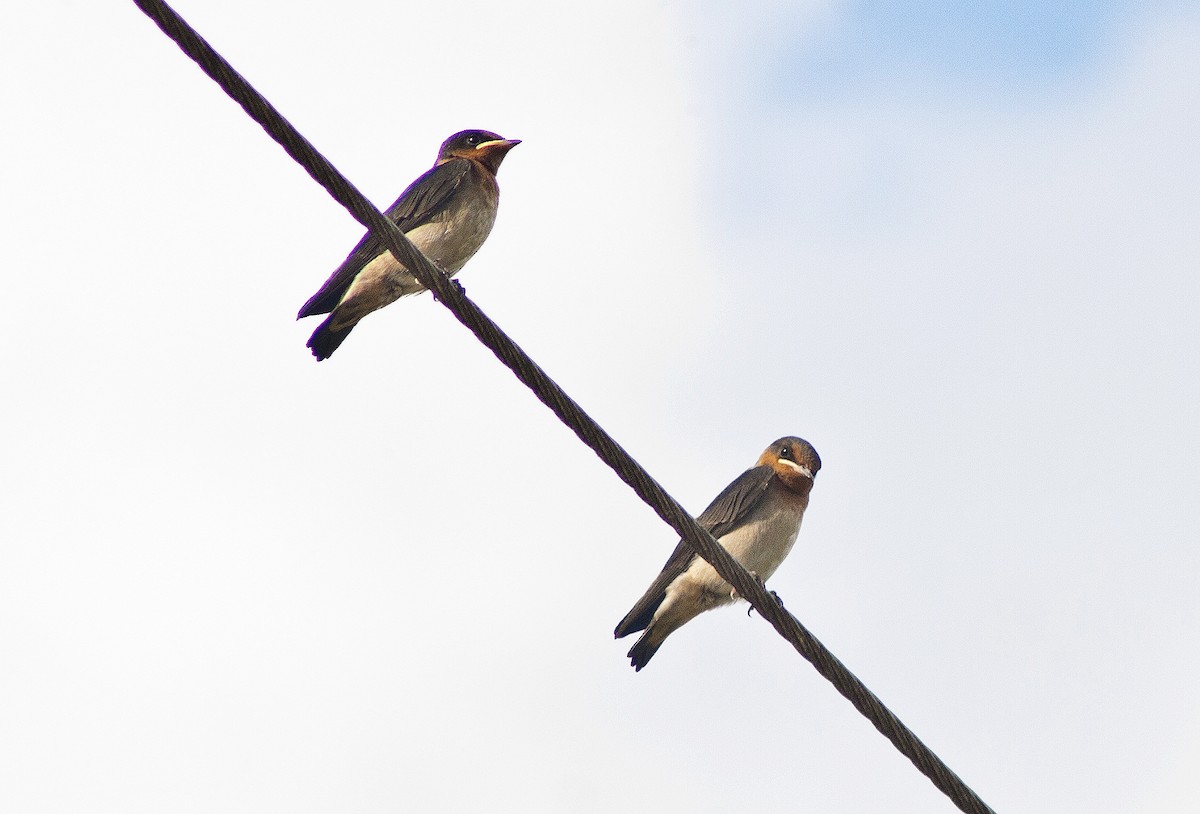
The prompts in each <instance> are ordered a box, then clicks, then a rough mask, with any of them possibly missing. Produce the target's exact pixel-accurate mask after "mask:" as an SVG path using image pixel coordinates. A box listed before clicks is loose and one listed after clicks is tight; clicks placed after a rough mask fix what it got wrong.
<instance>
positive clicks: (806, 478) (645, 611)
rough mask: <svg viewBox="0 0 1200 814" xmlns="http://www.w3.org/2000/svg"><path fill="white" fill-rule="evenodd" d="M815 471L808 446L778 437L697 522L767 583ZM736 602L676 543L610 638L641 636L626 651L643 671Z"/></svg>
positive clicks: (796, 527)
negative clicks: (693, 627) (677, 638)
mask: <svg viewBox="0 0 1200 814" xmlns="http://www.w3.org/2000/svg"><path fill="white" fill-rule="evenodd" d="M820 468H821V459H820V457H819V456H818V455H817V451H816V450H815V449H813V447H812V444H810V443H808V442H807V441H805V440H804V439H802V438H796V437H795V436H787V437H786V438H780V439H779V440H778V441H776V442H775V443H773V444H771V446H769V447H767V448H766V450H764V451H763V454H762V455H760V456H759V458H758V462H757V463H756V464H755V465H754V466H753V467H752V468H750V469H747V470H746V471H745V472H743V473H742V474H741V475H739V476H738V477H737V479H736V480H734V482H733V483H731V484H729V485H728V486H726V487H725V489H724V490H723V491H722V492H721V494H719V495H717V497H716V499H715V500H713V502H712V503H710V504H709V506H708V508H707V509H705V510H704V511H703V512H701V514H700V516H699V517H697V518H696V521H697V522H698V523H699V524H700V525H701V526H703V527H704V529H705V530H706V531H708V533H709V534H711V535H712V536H713V537H714V538H716V540H717V542H719V543H720V544H721V545H722V546H724V547H725V550H726V551H728V552H729V553H730V554H732V555H733V557H734V559H736V560H737V561H738V562H740V563H741V564H742V566H743V567H745V568H746V569H747V570H748V571H750V572H751V573H753V574H755V575H756V576H757V577H758V578H759V579H761V580H766V579H768V578H770V576H771V575H772V574H774V573H775V569H777V568H778V567H779V565H780V563H782V562H783V560H784V558H785V557H786V556H787V555H788V552H789V551H791V550H792V545H793V544H794V543H795V542H796V535H797V534H799V532H800V521H801V520H803V519H804V510H805V509H806V508H807V507H808V494H809V492H811V491H812V487H813V479H814V478H816V476H817V472H818V471H819V470H820ZM737 598H738V597H737V594H736V592H735V591H734V590H733V587H732V586H731V585H730V584H729V583H728V582H726V581H725V580H723V579H721V577H720V576H718V574H717V572H716V570H714V569H713V567H712V566H711V565H709V564H708V563H707V562H706V561H705V560H704V559H703V558H702V557H700V556H699V555H697V554H696V553H695V552H693V551H692V549H691V547H690V546H688V545H687V544H686V543H684V542H683V541H682V540H681V541H680V542H679V545H677V546H675V551H674V553H672V554H671V557H670V559H668V560H667V564H666V565H664V566H663V569H662V572H661V573H660V574H659V575H658V578H657V579H655V580H654V582H652V583H651V584H650V587H649V588H648V589H647V590H646V593H645V594H643V595H642V598H641V599H639V600H638V601H637V603H636V604H635V605H634V606H633V609H632V610H630V611H629V613H627V614H625V618H624V619H622V620H621V623H620V624H618V625H617V629H616V630H615V631H614V632H613V634H614V636H615V637H616V638H618V639H620V638H623V637H625V636H628V635H629V634H630V633H636V632H638V631H639V630H642V631H645V632H644V633H642V635H641V637H640V638H639V639H638V640H637V643H636V644H634V645H633V647H632V648H631V649H630V651H629V653H628V657H629V660H630V662H631V663H632V664H633V669H634V670H640V669H642V668H643V667H645V666H646V664H647V663H648V662H649V661H650V659H651V658H652V657H653V656H654V654H655V653H656V652H658V648H659V647H661V646H662V643H663V641H665V640H666V638H667V637H668V636H670V635H671V634H672V633H674V632H675V631H676V630H678V629H679V628H680V627H682V626H683V625H685V624H687V623H688V622H690V621H691V620H692V619H695V618H696V617H697V616H699V615H700V614H701V613H703V612H704V611H706V610H712V609H713V608H718V607H720V606H722V605H728V604H730V603H731V602H733V601H734V600H736V599H737Z"/></svg>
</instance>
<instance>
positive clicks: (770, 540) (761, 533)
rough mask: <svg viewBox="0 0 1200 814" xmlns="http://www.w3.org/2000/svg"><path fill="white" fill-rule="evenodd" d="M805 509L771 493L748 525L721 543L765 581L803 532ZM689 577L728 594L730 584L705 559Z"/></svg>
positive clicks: (691, 571)
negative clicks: (801, 526) (801, 529)
mask: <svg viewBox="0 0 1200 814" xmlns="http://www.w3.org/2000/svg"><path fill="white" fill-rule="evenodd" d="M803 516H804V509H803V507H802V506H801V505H800V503H799V502H798V501H796V500H794V499H789V498H788V497H786V496H785V495H783V494H781V493H780V492H777V491H775V490H771V491H770V492H768V493H767V494H766V495H765V496H764V497H763V500H762V501H761V502H760V503H759V504H758V505H757V506H755V507H754V511H753V512H752V514H751V517H750V519H749V522H747V523H745V524H743V525H742V526H741V527H739V528H738V529H736V530H734V531H732V532H730V533H729V534H726V535H725V536H724V537H721V538H720V540H719V541H718V542H720V543H721V545H722V546H724V547H725V550H726V551H728V552H729V553H730V554H732V555H733V557H734V559H736V560H737V561H738V562H740V563H741V564H742V566H743V567H744V568H745V569H746V570H747V571H752V572H754V573H755V574H757V575H758V576H759V578H760V579H763V580H766V579H768V578H769V577H770V576H771V575H772V574H774V573H775V571H776V569H778V568H779V566H780V564H781V563H782V562H783V560H784V558H786V557H787V555H788V553H789V552H791V550H792V546H793V545H794V544H795V542H796V537H797V535H798V534H799V532H800V521H801V519H802V518H803ZM687 576H688V578H689V579H693V580H695V581H697V582H699V583H701V584H703V586H704V588H705V590H710V591H714V592H722V591H723V592H728V590H729V584H728V583H727V582H725V580H723V579H721V578H720V577H719V576H718V575H717V572H716V571H715V570H713V567H712V566H711V565H709V564H708V563H707V562H705V561H704V560H702V559H699V558H697V560H696V561H695V562H694V563H692V565H691V567H690V568H688V571H687Z"/></svg>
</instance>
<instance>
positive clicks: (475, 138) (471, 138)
mask: <svg viewBox="0 0 1200 814" xmlns="http://www.w3.org/2000/svg"><path fill="white" fill-rule="evenodd" d="M478 143H479V136H467V144H471V145H475V144H478Z"/></svg>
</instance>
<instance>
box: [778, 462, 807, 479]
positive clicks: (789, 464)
mask: <svg viewBox="0 0 1200 814" xmlns="http://www.w3.org/2000/svg"><path fill="white" fill-rule="evenodd" d="M779 463H781V464H783V465H784V466H786V467H789V468H791V469H795V470H796V471H797V472H799V473H800V474H801V475H803V476H804V477H806V478H809V479H810V480H811V479H812V476H813V473H812V470H811V469H809V468H808V467H807V466H801V465H800V464H798V463H796V462H795V461H788V460H784V459H783V458H780V459H779Z"/></svg>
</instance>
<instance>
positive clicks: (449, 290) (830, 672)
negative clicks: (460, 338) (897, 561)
mask: <svg viewBox="0 0 1200 814" xmlns="http://www.w3.org/2000/svg"><path fill="white" fill-rule="evenodd" d="M134 3H135V4H136V5H137V6H138V7H139V8H140V9H141V10H142V11H143V12H144V13H145V14H146V16H148V17H150V18H151V19H152V20H153V21H154V22H155V23H156V24H157V25H158V26H159V28H161V29H162V31H163V33H164V34H166V35H167V36H168V37H169V38H171V39H172V40H174V41H175V43H176V44H177V45H178V46H179V47H180V49H182V50H183V52H184V53H185V54H187V56H189V57H190V58H191V59H192V60H194V61H195V62H196V63H197V64H198V65H199V66H200V68H201V69H202V70H203V71H204V72H205V73H206V74H208V76H209V77H211V78H212V80H213V81H214V82H216V83H217V84H218V85H219V86H220V87H221V89H222V90H224V91H225V92H226V93H227V94H228V95H229V96H230V97H231V98H232V99H233V100H234V101H236V102H237V103H238V104H240V105H241V106H242V108H244V109H245V111H246V113H247V114H248V115H249V116H250V118H252V119H254V121H256V122H257V123H258V124H259V125H260V126H261V127H262V128H263V129H264V130H265V131H266V132H267V134H268V135H270V136H271V138H273V139H274V140H275V141H277V142H278V143H279V144H280V146H282V147H283V149H284V150H285V151H286V152H287V153H288V155H290V156H291V157H292V159H293V160H294V161H296V163H298V164H300V165H301V166H302V167H303V168H304V169H305V170H306V171H307V172H308V174H309V175H310V176H312V178H313V180H315V181H316V182H317V183H318V184H320V185H321V186H322V187H324V188H325V190H326V191H327V192H329V194H330V195H331V196H332V197H333V198H334V200H336V201H337V202H338V203H340V204H341V205H342V206H344V207H345V208H346V209H347V210H348V211H349V212H350V214H351V215H353V216H354V218H355V219H356V220H357V221H358V222H359V223H361V224H362V225H363V226H365V227H366V228H367V229H369V230H371V231H372V232H374V233H375V235H376V236H377V237H378V238H379V239H380V240H381V241H382V242H383V244H384V245H385V246H387V247H388V249H389V250H390V251H391V252H392V254H393V255H394V256H395V257H396V258H397V259H398V260H399V261H400V262H401V263H403V264H404V265H405V266H406V267H407V268H408V269H409V270H410V271H412V272H413V273H414V274H415V275H416V277H417V279H419V280H420V281H421V283H422V285H424V286H425V287H427V288H429V289H430V290H431V291H432V292H433V294H434V297H435V298H436V299H437V300H438V301H439V302H441V303H442V305H444V306H445V307H446V308H447V309H448V310H449V311H450V312H451V313H452V314H453V315H454V316H455V318H457V319H458V320H459V322H461V323H462V324H463V325H465V326H466V327H467V328H468V329H469V330H470V331H471V332H472V333H473V334H475V336H476V338H478V339H479V341H480V342H481V343H482V344H483V345H485V346H486V347H487V348H488V349H489V350H491V351H492V353H493V354H495V355H496V358H498V359H499V360H500V361H501V362H503V363H504V364H505V365H506V366H507V367H508V368H509V369H510V370H512V372H513V373H514V374H515V375H516V377H517V378H518V379H519V380H520V381H521V382H522V383H523V384H525V385H526V386H527V387H528V388H529V389H530V390H532V391H533V393H534V395H535V396H537V398H538V399H539V400H540V401H541V402H542V403H543V404H545V405H546V406H547V407H549V408H550V410H551V411H552V412H553V413H554V414H555V415H556V416H558V418H559V420H561V421H562V422H563V423H564V424H566V425H567V426H568V427H570V429H571V430H572V431H573V432H574V433H575V435H577V436H578V437H579V439H580V440H581V441H583V443H585V444H586V445H587V446H588V447H590V448H591V449H592V451H593V452H595V453H596V455H597V456H598V457H599V458H600V459H601V460H602V461H603V462H604V463H605V464H607V465H608V466H609V467H610V468H611V469H612V470H613V471H614V472H615V473H616V474H617V476H618V477H619V478H620V479H621V480H622V481H624V482H625V483H626V484H628V485H629V487H630V488H632V489H633V491H634V492H635V493H636V494H637V495H638V497H640V498H641V499H642V500H643V501H644V502H645V503H646V504H647V505H649V506H650V507H651V508H652V509H653V510H654V512H655V513H656V514H657V515H658V516H659V517H660V518H662V520H663V521H664V522H665V523H667V525H669V526H671V528H672V529H674V530H675V531H676V532H677V533H678V534H679V536H680V537H681V538H682V539H683V540H684V541H685V542H686V543H687V544H688V545H689V546H691V547H692V548H693V549H694V550H695V551H696V552H697V553H698V554H699V555H700V556H701V557H703V558H704V559H705V560H707V561H708V562H709V563H710V564H711V565H712V566H713V568H714V569H716V571H717V573H718V574H720V575H721V577H722V578H723V579H725V580H726V581H727V582H729V583H730V584H731V585H732V586H733V587H734V589H735V590H736V591H737V592H738V594H739V595H740V596H741V597H743V598H744V599H746V600H747V601H749V602H750V604H751V605H752V606H753V607H754V609H755V610H756V611H758V613H759V615H760V616H762V618H763V619H765V620H766V621H768V622H770V624H771V625H772V626H773V627H774V628H775V630H776V631H778V632H779V634H780V635H781V636H782V637H783V638H784V639H786V640H787V641H789V642H790V643H791V644H792V646H793V647H795V649H796V650H797V652H799V653H800V655H802V656H803V657H804V658H806V659H807V660H808V661H809V662H811V663H812V665H813V666H814V667H815V668H816V669H817V671H818V672H819V673H820V674H821V675H822V676H824V677H825V678H826V680H828V681H829V682H830V683H831V684H833V686H834V688H835V689H837V691H838V692H839V693H841V694H842V695H843V696H845V697H846V699H847V700H849V701H850V703H851V704H853V705H854V707H855V708H856V709H857V710H858V711H859V712H860V713H861V714H862V715H863V716H864V717H866V718H867V719H868V720H870V722H871V723H872V724H873V725H874V726H875V728H876V729H878V730H879V732H880V733H882V734H883V735H884V737H886V738H887V739H888V740H890V741H891V742H892V744H893V745H894V746H895V747H896V749H897V750H899V751H900V753H901V754H903V755H904V756H905V757H907V758H908V759H909V760H910V761H912V763H913V765H914V766H916V768H917V769H918V770H919V771H920V772H921V773H922V774H924V775H925V776H926V777H928V778H929V780H930V781H931V782H932V783H933V784H934V785H935V786H936V787H937V788H938V789H939V790H940V791H941V792H942V793H943V794H945V795H946V796H947V797H949V798H950V800H951V801H953V803H954V804H955V805H956V806H957V807H958V808H959V809H960V810H961V811H964V812H968V814H994V812H993V811H992V809H991V808H989V807H988V806H987V804H986V803H984V802H983V800H982V799H981V798H980V797H979V796H978V795H977V794H976V793H975V792H974V791H972V790H971V789H970V788H969V787H968V786H967V785H966V784H965V783H964V782H963V781H962V779H961V778H959V776H958V775H957V774H955V773H954V772H953V771H951V769H950V767H949V766H947V765H946V764H945V763H944V762H943V761H942V760H941V758H939V757H938V756H937V755H936V754H934V753H933V751H932V750H930V749H929V747H928V746H926V745H925V744H924V743H923V742H922V741H921V740H920V739H919V738H918V737H917V736H916V735H915V734H914V733H913V732H912V730H910V729H909V728H908V727H907V726H905V725H904V723H903V722H902V721H900V719H899V718H897V717H896V716H895V715H894V714H893V713H892V712H891V711H890V710H888V708H887V707H885V706H884V705H883V702H881V701H880V700H879V698H878V697H877V696H876V695H875V694H874V693H872V692H871V691H870V690H869V689H868V688H867V687H866V685H864V684H863V683H862V682H861V681H860V680H859V679H858V678H857V677H856V676H855V675H854V674H853V673H851V672H850V670H849V669H847V668H846V666H845V665H844V664H842V662H841V661H840V660H838V658H837V657H836V656H834V655H833V653H831V652H830V651H829V650H828V649H827V648H826V647H825V645H823V644H822V643H821V642H820V641H819V640H818V639H817V638H816V637H815V636H813V635H812V633H810V632H809V631H808V630H807V629H806V628H805V627H804V626H803V625H802V624H800V622H799V621H798V620H797V619H796V618H795V617H794V616H792V614H791V613H789V612H788V611H787V609H786V608H784V606H783V604H782V602H780V601H779V599H778V598H777V597H776V596H775V595H774V594H772V593H770V592H769V591H767V589H766V587H765V586H764V585H763V583H762V582H761V581H759V580H758V579H757V578H756V577H754V576H752V575H751V574H750V573H749V572H748V571H747V570H746V569H745V568H743V567H742V566H741V565H740V564H739V563H738V562H737V561H736V560H735V559H734V558H733V557H732V556H731V555H730V554H729V552H727V551H726V550H725V549H724V548H723V547H722V546H721V545H720V544H719V543H717V541H716V540H714V539H713V537H712V535H710V534H709V533H708V532H707V531H705V530H704V529H703V528H702V527H701V526H700V525H699V524H698V523H697V522H696V521H695V519H694V518H693V517H692V516H691V515H690V514H688V513H687V511H686V510H685V509H684V508H683V507H682V506H681V505H680V504H679V503H678V502H677V501H676V500H675V499H674V498H672V497H671V496H670V495H669V494H667V492H666V490H664V489H663V488H662V486H660V485H659V484H658V482H656V481H655V480H654V479H653V478H652V477H651V476H650V474H649V473H648V472H646V470H645V469H643V468H642V466H641V465H640V464H638V463H637V461H635V460H634V459H633V458H632V457H631V456H630V455H629V453H627V452H626V451H625V450H624V449H623V448H622V447H621V446H620V445H619V444H618V443H617V442H616V441H615V440H614V439H613V438H612V436H610V435H609V434H608V433H607V432H605V431H604V429H603V428H601V427H600V426H599V425H598V424H597V423H596V422H595V421H594V420H592V418H591V417H590V416H589V415H588V414H587V413H585V412H584V411H583V409H582V408H580V406H579V405H578V404H576V403H575V401H574V400H572V399H571V397H570V396H568V395H567V394H566V392H565V391H564V390H563V389H562V388H561V387H559V386H558V385H557V384H556V383H555V382H554V381H553V380H552V379H551V378H550V377H549V376H548V375H547V374H546V373H545V371H543V370H542V369H541V367H539V366H538V365H537V364H536V363H535V362H534V361H533V360H532V359H531V358H529V356H528V355H527V354H526V353H525V352H524V351H522V350H521V348H520V347H519V346H518V345H517V344H516V343H515V342H513V340H512V339H510V338H509V337H508V335H506V334H505V333H504V332H503V331H502V330H500V328H499V326H497V325H496V323H494V322H493V321H492V320H491V319H490V318H489V317H488V316H487V315H486V314H485V313H483V311H482V310H481V309H480V308H479V307H478V306H477V305H475V303H474V302H472V301H471V300H470V299H468V298H467V296H466V295H465V294H464V293H463V291H462V289H461V288H460V287H459V286H458V284H457V283H455V282H454V281H452V280H451V279H450V278H449V277H447V276H446V275H445V273H443V272H442V271H441V270H440V269H438V268H437V267H436V266H435V265H434V264H433V263H432V262H431V261H430V260H429V259H428V258H426V257H425V255H423V254H422V253H421V252H420V251H419V250H418V249H417V248H416V247H415V246H413V244H412V243H411V242H410V241H409V240H408V238H407V237H405V235H404V233H403V232H401V231H400V229H399V228H397V226H396V225H395V224H394V223H392V222H391V221H390V220H388V219H387V218H386V217H384V216H383V214H382V213H381V212H380V211H379V210H378V209H377V208H376V207H375V206H374V205H373V204H372V203H371V202H370V201H368V200H367V199H366V197H365V196H364V195H363V194H362V193H361V192H359V191H358V189H357V188H356V187H355V186H354V185H353V184H351V183H350V181H349V180H347V179H346V177H345V176H343V175H342V174H341V173H340V172H338V170H337V169H336V168H335V167H334V166H333V165H332V164H331V163H330V162H329V161H328V160H327V159H326V158H325V157H324V156H323V155H321V154H320V153H319V152H318V151H317V149H316V148H315V147H314V146H313V145H312V144H311V143H310V142H309V141H308V140H307V139H305V138H304V137H303V136H302V135H301V134H300V133H299V132H298V131H297V130H296V128H295V127H293V126H292V125H291V124H290V123H289V122H288V121H287V120H286V119H285V118H284V117H283V116H282V114H280V113H279V111H278V110H276V109H275V108H274V107H273V106H272V105H271V103H270V102H268V101H267V100H266V99H265V98H264V97H263V96H262V95H261V94H260V93H258V91H257V90H255V89H254V87H253V86H252V85H251V84H250V83H249V82H247V81H246V79H245V78H243V77H242V76H241V75H240V74H239V73H238V72H237V71H235V70H234V69H233V67H232V66H231V65H230V64H229V63H228V62H227V61H226V60H225V59H224V58H223V57H222V56H221V55H220V54H218V53H217V51H216V50H215V49H213V47H212V46H211V45H209V44H208V42H206V41H205V40H204V39H203V38H202V37H201V36H200V35H199V34H198V33H197V32H196V31H195V30H194V29H193V28H192V27H191V26H190V25H188V23H187V22H186V21H184V20H183V18H181V17H180V16H179V15H178V14H177V13H176V12H175V11H174V10H173V9H172V8H171V7H170V6H168V5H167V4H166V3H164V2H162V1H161V0H134Z"/></svg>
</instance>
